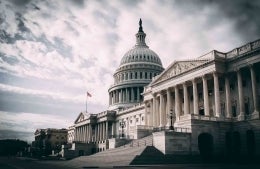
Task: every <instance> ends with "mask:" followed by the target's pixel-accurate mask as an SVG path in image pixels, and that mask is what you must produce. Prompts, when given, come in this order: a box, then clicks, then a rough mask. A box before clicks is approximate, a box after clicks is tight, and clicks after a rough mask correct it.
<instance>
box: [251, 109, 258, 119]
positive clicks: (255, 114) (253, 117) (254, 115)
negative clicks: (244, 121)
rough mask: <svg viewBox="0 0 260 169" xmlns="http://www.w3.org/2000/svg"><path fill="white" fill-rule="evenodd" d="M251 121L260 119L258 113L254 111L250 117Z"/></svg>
mask: <svg viewBox="0 0 260 169" xmlns="http://www.w3.org/2000/svg"><path fill="white" fill-rule="evenodd" d="M251 117H252V119H260V115H259V112H258V111H256V110H255V111H254V112H253V113H252V115H251Z"/></svg>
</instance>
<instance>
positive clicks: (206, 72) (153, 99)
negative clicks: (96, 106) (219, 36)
mask: <svg viewBox="0 0 260 169" xmlns="http://www.w3.org/2000/svg"><path fill="white" fill-rule="evenodd" d="M145 36H146V34H145V33H144V32H143V28H142V23H141V22H140V23H139V31H138V33H137V34H136V38H137V44H136V45H135V47H134V48H133V49H131V50H130V51H129V52H127V53H126V55H125V56H124V57H123V59H122V61H121V64H120V66H119V68H118V69H117V70H116V73H115V74H114V79H115V82H114V84H113V85H112V86H111V87H110V88H109V110H107V111H104V112H101V113H98V114H89V113H85V112H83V113H80V114H79V116H78V117H77V119H76V120H75V123H74V125H73V127H71V128H70V130H69V131H70V133H73V131H74V133H75V134H74V139H73V137H70V140H69V142H72V141H73V142H74V143H85V144H86V145H87V144H90V143H93V144H91V146H92V149H94V151H92V152H98V151H103V150H106V149H109V148H115V147H116V146H118V145H121V143H122V142H124V143H125V142H127V140H131V139H139V138H142V137H145V136H147V135H151V134H152V133H153V138H154V139H153V140H154V146H155V147H156V148H158V149H159V150H160V151H162V152H163V153H165V154H171V153H173V154H207V153H212V154H220V155H223V154H225V155H228V154H232V153H233V154H234V153H238V152H239V153H242V154H246V153H249V154H250V153H251V154H258V155H259V154H260V145H259V143H260V120H259V107H260V102H259V101H260V69H259V68H258V67H259V66H260V40H257V41H255V42H252V43H248V44H246V45H244V46H242V47H239V48H236V49H233V50H231V51H230V52H227V53H222V52H218V51H216V50H213V51H211V52H209V53H207V54H205V55H203V56H200V57H198V58H196V59H193V60H178V61H173V63H172V64H170V66H169V67H168V68H167V69H165V70H164V69H163V67H162V65H161V61H160V59H159V57H158V56H157V55H156V54H155V53H154V52H153V51H151V50H150V49H148V46H147V45H146V44H145ZM148 57H149V59H148ZM151 59H152V60H151ZM139 66H143V68H141V67H139ZM144 67H146V68H147V69H146V68H145V69H144ZM163 70H164V71H163ZM133 72H134V73H133ZM153 76H155V77H153ZM170 112H171V114H170ZM171 124H173V126H174V131H172V132H168V130H169V129H170V127H173V126H171ZM158 131H159V132H158ZM158 138H159V139H158ZM162 138H163V139H162ZM182 140H186V141H182Z"/></svg>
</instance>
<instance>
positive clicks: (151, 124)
mask: <svg viewBox="0 0 260 169" xmlns="http://www.w3.org/2000/svg"><path fill="white" fill-rule="evenodd" d="M149 118H150V119H149V126H153V99H151V100H150V117H149Z"/></svg>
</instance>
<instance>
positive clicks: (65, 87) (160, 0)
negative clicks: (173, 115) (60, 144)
mask: <svg viewBox="0 0 260 169" xmlns="http://www.w3.org/2000/svg"><path fill="white" fill-rule="evenodd" d="M259 11H260V1H257V0H250V1H247V0H228V1H224V0H223V1H222V0H218V1H217V0H216V1H211V0H193V1H191V0H175V1H174V0H169V1H167V0H146V1H137V0H122V1H116V0H107V1H105V0H104V1H94V0H93V1H92V0H88V1H87V0H86V1H84V0H46V1H42V0H0V96H1V97H0V139H2V138H19V139H25V140H28V141H31V140H32V139H33V132H34V131H35V130H36V129H37V128H62V127H64V128H67V127H68V126H70V125H72V124H73V122H74V120H75V119H76V117H77V116H78V114H79V113H80V112H81V111H84V110H85V100H86V99H85V98H86V91H88V92H89V93H91V94H92V97H91V98H89V99H88V111H89V112H91V113H98V112H101V111H104V110H106V109H107V108H108V92H107V90H108V88H109V86H110V85H112V84H113V73H114V72H115V70H116V68H117V67H118V66H119V63H120V60H121V58H122V57H123V55H124V54H125V53H126V52H127V51H128V50H129V49H131V48H132V47H133V46H134V45H135V34H136V33H137V31H138V21H139V18H142V20H143V29H144V32H145V33H146V34H147V36H146V43H147V45H148V46H149V47H150V49H152V50H153V51H155V52H156V53H157V54H158V55H159V56H160V58H161V60H162V63H163V66H164V67H165V68H166V67H167V66H168V65H169V64H170V63H171V62H173V61H174V60H182V59H193V58H196V57H199V56H201V55H203V54H205V53H208V52H210V51H211V50H213V49H215V50H218V51H221V52H228V51H230V50H232V49H234V48H236V47H239V46H241V45H244V44H246V43H248V42H251V41H254V40H256V39H259V38H260V30H259V29H260V19H259V18H260V17H259V16H260V13H259Z"/></svg>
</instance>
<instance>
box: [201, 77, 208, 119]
mask: <svg viewBox="0 0 260 169" xmlns="http://www.w3.org/2000/svg"><path fill="white" fill-rule="evenodd" d="M202 82H203V99H204V112H205V116H209V94H208V83H207V78H206V77H205V75H204V76H202Z"/></svg>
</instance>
